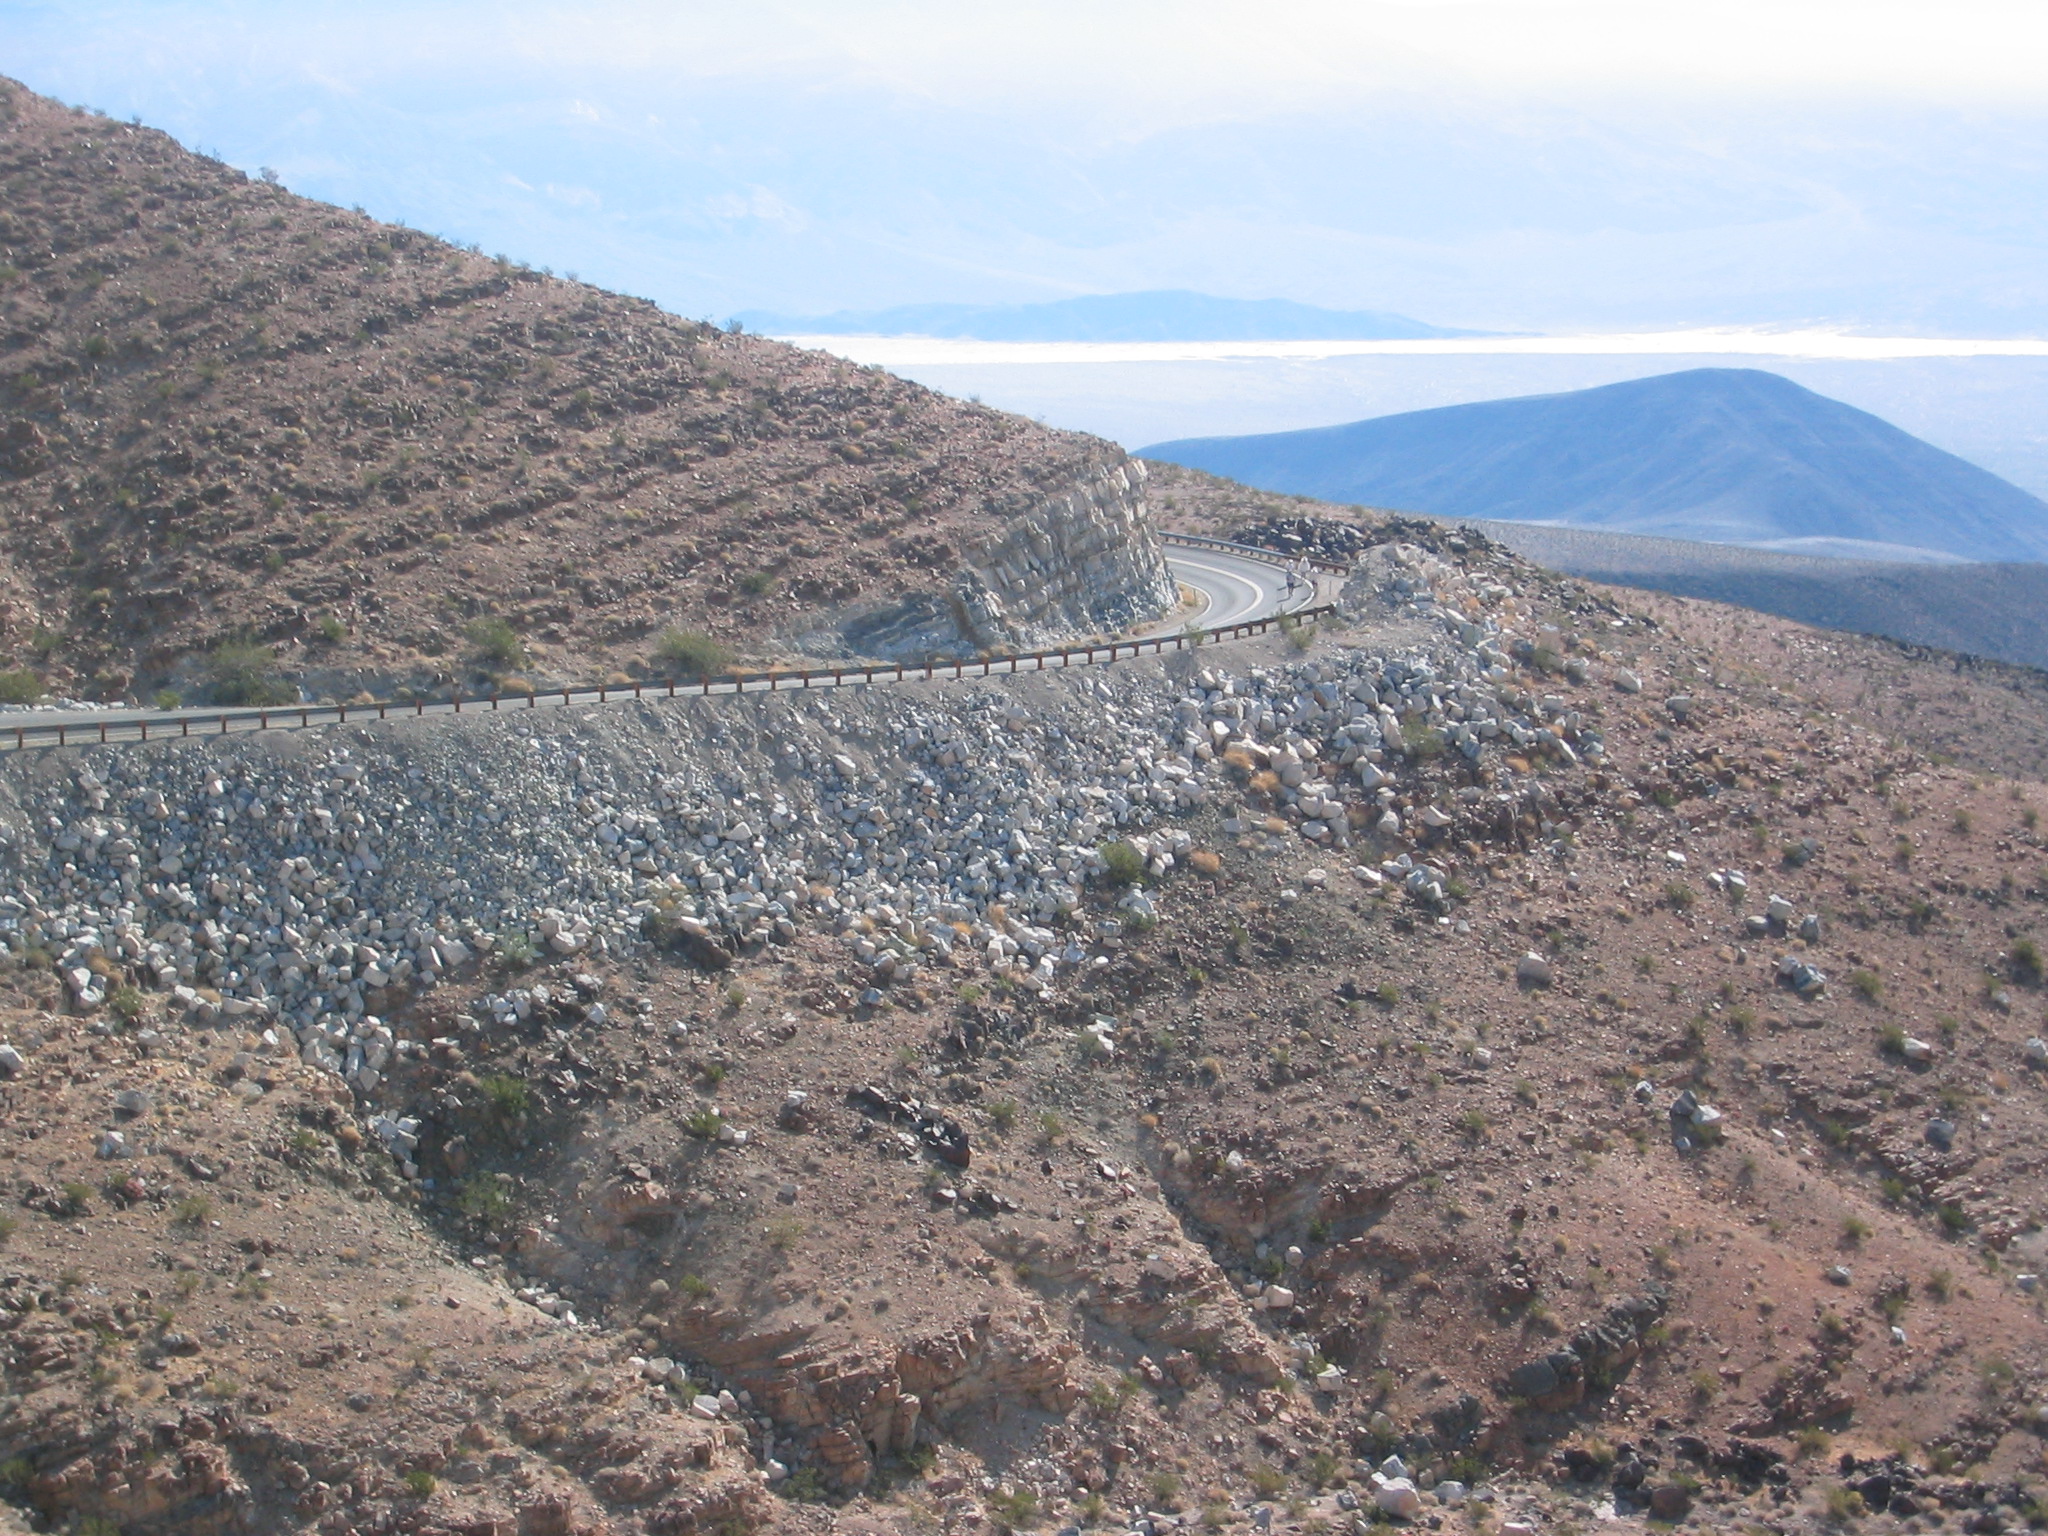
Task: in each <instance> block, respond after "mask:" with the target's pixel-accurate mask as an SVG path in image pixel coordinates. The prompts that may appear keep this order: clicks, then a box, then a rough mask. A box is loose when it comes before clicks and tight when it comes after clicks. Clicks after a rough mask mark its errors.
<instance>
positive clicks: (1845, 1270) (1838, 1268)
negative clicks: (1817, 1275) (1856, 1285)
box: [1822, 1264, 1856, 1285]
mask: <svg viewBox="0 0 2048 1536" xmlns="http://www.w3.org/2000/svg"><path fill="white" fill-rule="evenodd" d="M1822 1278H1823V1279H1825V1280H1826V1281H1827V1283H1828V1284H1829V1285H1848V1284H1850V1283H1851V1282H1852V1281H1853V1280H1854V1279H1855V1278H1856V1277H1855V1276H1854V1275H1853V1274H1851V1273H1850V1271H1849V1266H1848V1265H1846V1264H1835V1265H1832V1266H1830V1267H1829V1268H1828V1270H1827V1272H1826V1273H1825V1274H1824V1275H1823V1276H1822Z"/></svg>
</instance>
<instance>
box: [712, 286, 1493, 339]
mask: <svg viewBox="0 0 2048 1536" xmlns="http://www.w3.org/2000/svg"><path fill="white" fill-rule="evenodd" d="M733 319H734V320H736V321H738V322H739V324H741V325H742V326H744V327H745V328H746V329H748V330H750V331H759V332H761V333H762V334H764V335H769V336H944V337H962V338H971V339H973V340H976V341H1402V340H1410V339H1413V338H1417V337H1427V336H1479V335H1484V334H1486V333H1485V332H1481V331H1455V330H1449V329H1446V328H1445V327H1443V326H1440V325H1425V324H1424V323H1423V322H1422V321H1420V320H1410V319H1409V318H1408V317H1407V316H1406V315H1389V314H1382V313H1380V312H1379V311H1377V310H1369V309H1318V308H1316V307H1315V306H1314V305H1313V304H1295V303H1292V302H1291V301H1289V300H1287V299H1219V298H1216V297H1215V296H1214V295H1212V294H1206V293H1190V292H1187V291H1185V290H1183V289H1177V288H1166V289H1159V290H1156V291H1154V292H1149V293H1099V294H1090V295H1088V296H1086V297H1084V298H1078V299H1053V300H1050V301H1048V302H1045V303H1042V304H905V305H901V306H899V307H898V308H895V309H871V310H841V311H840V312H839V313H837V314H832V315H781V314H774V313H771V312H769V311H767V310H750V311H747V312H745V313H742V314H738V315H735V316H733Z"/></svg>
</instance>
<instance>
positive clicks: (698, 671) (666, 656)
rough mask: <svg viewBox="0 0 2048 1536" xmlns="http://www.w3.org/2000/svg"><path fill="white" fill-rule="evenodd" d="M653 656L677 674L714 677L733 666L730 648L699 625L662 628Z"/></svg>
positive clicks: (667, 669) (680, 675) (681, 675)
mask: <svg viewBox="0 0 2048 1536" xmlns="http://www.w3.org/2000/svg"><path fill="white" fill-rule="evenodd" d="M654 659H655V660H656V661H657V662H659V663H660V664H661V666H662V667H663V669H664V670H666V671H668V672H670V673H672V674H674V675H675V676H678V677H716V676H718V675H719V674H721V673H724V672H729V671H731V670H732V664H733V653H732V648H731V647H730V646H727V645H725V644H723V643H721V642H720V641H717V640H714V639H712V638H711V636H709V635H707V634H705V633H704V632H703V631H702V630H698V629H671V630H665V631H664V632H663V633H662V636H661V638H660V639H659V640H657V641H656V642H655V645H654Z"/></svg>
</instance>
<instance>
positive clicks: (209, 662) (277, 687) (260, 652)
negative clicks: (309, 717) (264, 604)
mask: <svg viewBox="0 0 2048 1536" xmlns="http://www.w3.org/2000/svg"><path fill="white" fill-rule="evenodd" d="M276 664H277V658H276V657H275V656H273V655H272V654H271V650H270V647H269V646H267V645H256V644H254V643H253V642H250V641H246V640H227V641H223V642H222V643H221V644H219V645H217V646H215V647H214V648H213V653H212V654H211V655H210V656H208V657H207V658H206V679H207V685H208V688H207V695H208V697H209V698H210V699H211V700H212V702H213V703H215V704H237V705H243V706H254V707H255V708H258V709H263V708H269V707H273V706H276V705H279V704H290V703H292V702H293V701H295V700H296V699H297V698H298V696H299V695H298V690H297V689H296V688H294V687H292V685H291V684H290V683H287V682H286V681H285V680H284V679H283V678H281V677H279V676H278V675H277V672H276Z"/></svg>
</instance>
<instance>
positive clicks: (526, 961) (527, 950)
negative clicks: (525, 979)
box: [495, 933, 540, 971]
mask: <svg viewBox="0 0 2048 1536" xmlns="http://www.w3.org/2000/svg"><path fill="white" fill-rule="evenodd" d="M495 953H496V954H497V956H498V960H499V963H500V964H502V965H504V966H505V967H506V968H507V969H508V970H514V971H523V970H525V969H526V968H527V967H528V966H530V965H532V964H533V962H534V961H536V960H538V959H539V958H540V948H539V946H538V945H536V944H535V943H534V942H533V939H532V937H531V936H530V935H528V934H524V933H506V934H500V935H499V936H498V944H497V949H496V951H495Z"/></svg>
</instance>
